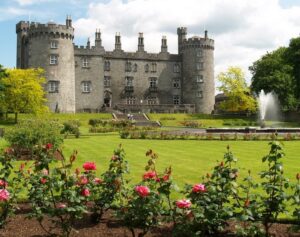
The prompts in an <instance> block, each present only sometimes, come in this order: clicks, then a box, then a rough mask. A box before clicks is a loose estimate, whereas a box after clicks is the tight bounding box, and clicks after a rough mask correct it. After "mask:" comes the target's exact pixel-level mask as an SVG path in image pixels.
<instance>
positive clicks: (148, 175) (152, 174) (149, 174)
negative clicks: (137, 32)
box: [143, 171, 156, 180]
mask: <svg viewBox="0 0 300 237" xmlns="http://www.w3.org/2000/svg"><path fill="white" fill-rule="evenodd" d="M155 177H156V173H155V171H148V172H146V173H145V174H144V175H143V179H144V180H147V179H154V178H155Z"/></svg>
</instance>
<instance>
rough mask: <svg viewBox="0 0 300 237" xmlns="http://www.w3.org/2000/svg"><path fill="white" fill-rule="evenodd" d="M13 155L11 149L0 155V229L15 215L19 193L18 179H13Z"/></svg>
mask: <svg viewBox="0 0 300 237" xmlns="http://www.w3.org/2000/svg"><path fill="white" fill-rule="evenodd" d="M13 153H14V151H13V149H12V148H10V147H9V148H6V149H5V150H4V153H3V154H1V155H0V164H1V166H0V167H1V168H0V228H3V227H4V225H5V224H6V222H7V218H8V217H9V216H11V215H12V214H13V213H14V211H15V209H16V201H17V195H18V193H19V187H18V182H17V178H12V170H13V162H14V160H15V159H14V158H15V157H14V156H13Z"/></svg>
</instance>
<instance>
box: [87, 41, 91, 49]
mask: <svg viewBox="0 0 300 237" xmlns="http://www.w3.org/2000/svg"><path fill="white" fill-rule="evenodd" d="M86 48H87V49H89V48H91V41H90V38H88V40H87V43H86Z"/></svg>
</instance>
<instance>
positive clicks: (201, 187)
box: [193, 184, 206, 193]
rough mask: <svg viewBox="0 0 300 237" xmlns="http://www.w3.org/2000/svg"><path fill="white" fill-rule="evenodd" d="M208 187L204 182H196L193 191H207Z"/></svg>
mask: <svg viewBox="0 0 300 237" xmlns="http://www.w3.org/2000/svg"><path fill="white" fill-rule="evenodd" d="M205 191H206V188H205V185H204V184H195V185H194V186H193V193H200V192H205Z"/></svg>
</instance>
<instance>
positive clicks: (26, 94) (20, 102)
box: [2, 69, 48, 123]
mask: <svg viewBox="0 0 300 237" xmlns="http://www.w3.org/2000/svg"><path fill="white" fill-rule="evenodd" d="M7 74H8V75H7V77H4V78H3V79H2V83H3V85H4V87H5V89H4V93H3V95H4V99H3V101H4V108H5V109H6V112H8V111H10V112H13V113H14V114H15V122H16V123H17V122H18V114H19V113H20V112H21V113H40V112H45V111H47V109H48V108H47V107H46V106H45V102H46V98H45V92H44V89H43V84H44V83H45V78H44V77H43V74H44V70H43V69H8V70H7Z"/></svg>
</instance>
